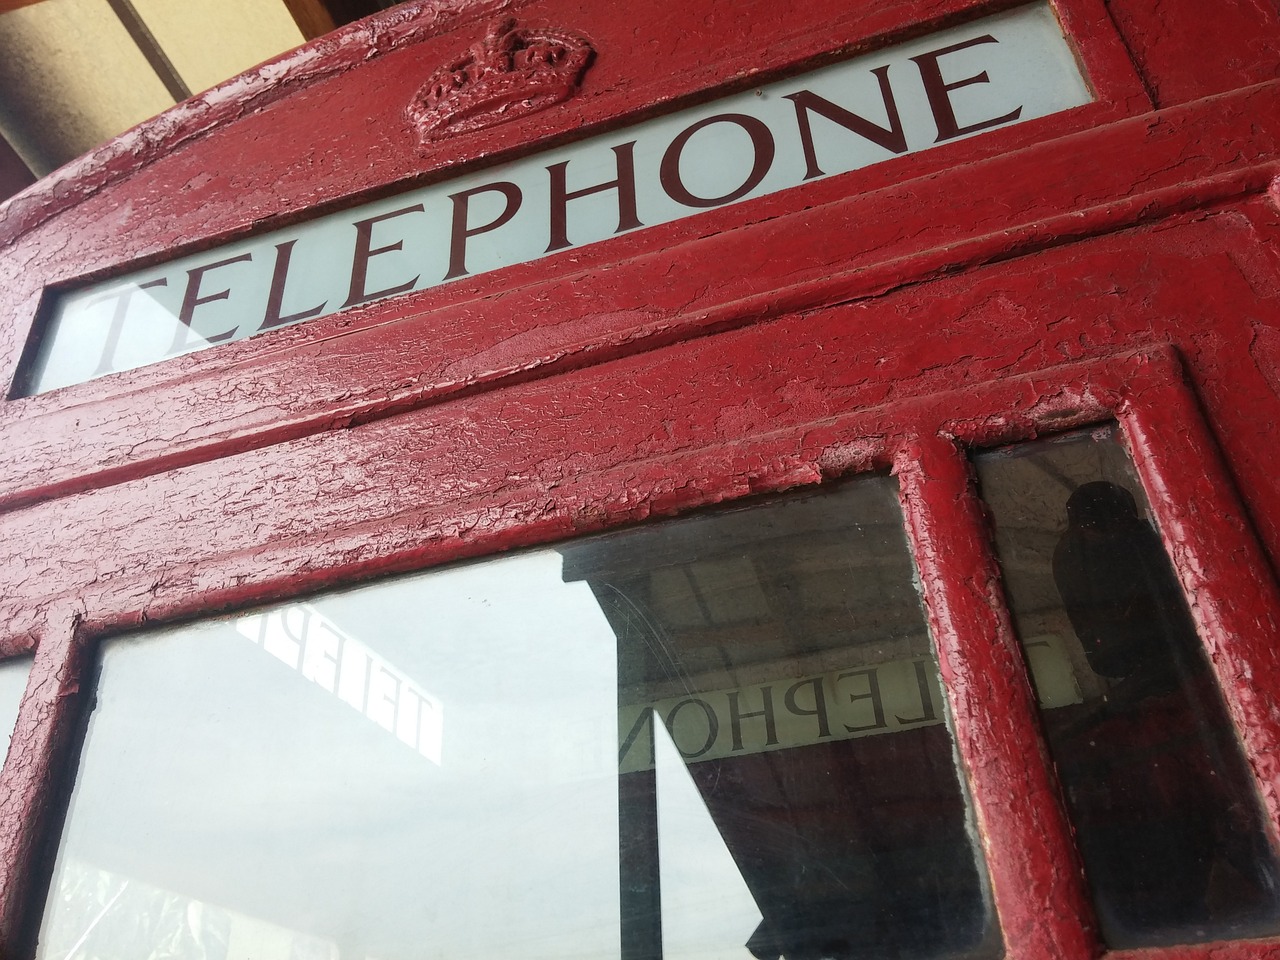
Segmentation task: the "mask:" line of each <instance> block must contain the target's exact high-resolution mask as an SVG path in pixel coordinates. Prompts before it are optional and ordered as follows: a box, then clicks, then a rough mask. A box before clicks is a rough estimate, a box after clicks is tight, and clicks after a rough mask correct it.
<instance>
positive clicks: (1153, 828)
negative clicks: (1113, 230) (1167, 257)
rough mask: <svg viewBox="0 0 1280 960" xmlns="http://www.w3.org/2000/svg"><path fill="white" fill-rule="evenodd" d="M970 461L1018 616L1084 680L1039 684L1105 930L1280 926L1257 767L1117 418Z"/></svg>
mask: <svg viewBox="0 0 1280 960" xmlns="http://www.w3.org/2000/svg"><path fill="white" fill-rule="evenodd" d="M977 467H978V474H979V478H980V481H981V485H982V494H983V497H984V499H985V500H986V501H987V503H988V504H989V505H990V507H991V511H992V514H993V516H994V518H995V524H996V543H997V549H998V552H999V555H1000V560H1001V564H1002V567H1003V573H1004V580H1005V587H1006V591H1007V593H1008V596H1009V600H1010V606H1011V609H1012V612H1013V615H1014V620H1015V623H1016V626H1017V629H1018V631H1019V633H1020V634H1021V635H1022V636H1023V637H1029V636H1040V637H1043V636H1049V637H1054V638H1056V640H1057V642H1059V643H1061V644H1062V645H1063V646H1064V647H1065V649H1066V651H1067V656H1068V657H1069V658H1070V660H1071V662H1072V664H1073V668H1074V674H1075V685H1076V687H1077V689H1078V690H1079V691H1080V692H1081V699H1080V701H1079V702H1077V703H1070V702H1068V703H1065V704H1047V703H1045V700H1044V696H1043V691H1041V694H1042V696H1041V707H1042V712H1041V716H1042V718H1043V723H1044V731H1045V736H1046V737H1047V739H1048V743H1049V748H1050V752H1051V754H1052V756H1053V759H1054V762H1055V764H1056V766H1057V769H1058V774H1059V777H1060V778H1061V780H1062V784H1063V787H1064V790H1065V792H1066V796H1067V802H1068V807H1069V811H1070V814H1071V818H1072V821H1073V823H1074V826H1075V829H1076V834H1077V842H1078V844H1079V847H1080V852H1081V856H1082V857H1083V859H1084V862H1085V868H1086V873H1087V875H1088V879H1089V883H1090V885H1091V887H1092V890H1093V895H1094V899H1095V903H1096V907H1097V911H1098V918H1099V922H1100V923H1101V926H1102V931H1103V935H1104V937H1105V939H1106V940H1107V942H1108V943H1109V944H1110V945H1111V946H1113V947H1135V946H1154V945H1163V944H1172V943H1180V942H1194V941H1203V940H1215V939H1221V938H1228V937H1239V936H1262V935H1270V934H1275V933H1277V932H1280V896H1278V893H1280V891H1278V886H1277V884H1278V881H1280V863H1278V862H1277V856H1276V849H1275V846H1274V845H1273V843H1272V842H1271V841H1270V840H1269V838H1268V836H1267V833H1266V830H1265V828H1264V825H1263V819H1262V813H1261V807H1260V804H1259V801H1258V797H1257V796H1256V792H1255V788H1254V785H1253V779H1252V775H1251V774H1250V772H1249V771H1248V769H1247V767H1246V766H1245V762H1244V758H1243V756H1242V754H1241V751H1240V748H1239V745H1238V742H1237V740H1236V737H1235V734H1234V730H1233V728H1232V726H1231V723H1230V720H1229V718H1228V716H1227V714H1226V710H1225V707H1224V705H1223V703H1222V700H1221V697H1220V695H1219V693H1218V691H1217V688H1216V686H1215V684H1214V680H1213V677H1212V673H1211V670H1210V668H1209V664H1208V661H1207V659H1206V658H1205V656H1204V652H1203V648H1202V646H1201V644H1200V641H1199V639H1198V637H1197V635H1196V631H1195V627H1194V625H1193V623H1192V620H1191V617H1190V614H1189V612H1188V609H1187V604H1186V601H1185V600H1184V599H1183V595H1182V592H1181V589H1180V587H1179V585H1178V582H1177V579H1176V576H1175V574H1174V571H1173V568H1172V566H1171V564H1170V562H1169V559H1168V557H1167V555H1166V553H1165V551H1164V548H1163V546H1162V544H1161V542H1160V538H1159V536H1158V535H1157V534H1156V531H1155V529H1154V528H1153V527H1152V525H1151V523H1150V521H1149V520H1148V519H1147V507H1146V502H1145V499H1144V497H1143V495H1142V490H1141V486H1140V485H1139V483H1138V481H1137V478H1136V475H1135V474H1134V471H1133V469H1132V467H1131V465H1130V463H1129V461H1128V458H1127V456H1126V454H1125V453H1124V450H1123V448H1122V447H1121V445H1120V443H1119V442H1118V440H1117V438H1116V436H1115V434H1114V431H1113V429H1111V428H1104V429H1100V430H1097V431H1094V432H1092V433H1087V434H1073V435H1071V436H1068V437H1065V438H1062V439H1059V440H1054V441H1047V442H1040V443H1028V444H1021V445H1018V446H1016V447H1009V448H1006V449H1003V450H997V451H994V452H992V453H989V454H984V455H983V456H981V457H979V458H978V462H977ZM1028 653H1030V651H1028ZM1034 679H1035V680H1036V682H1037V686H1038V685H1039V680H1040V678H1039V676H1038V675H1037V676H1035V677H1034Z"/></svg>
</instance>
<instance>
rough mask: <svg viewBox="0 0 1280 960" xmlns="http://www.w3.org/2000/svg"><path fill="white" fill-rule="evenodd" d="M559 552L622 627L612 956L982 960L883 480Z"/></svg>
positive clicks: (982, 909)
mask: <svg viewBox="0 0 1280 960" xmlns="http://www.w3.org/2000/svg"><path fill="white" fill-rule="evenodd" d="M564 553H565V577H566V578H570V579H576V578H582V579H584V580H586V581H587V582H588V583H589V584H590V585H591V588H592V590H593V591H594V593H595V595H596V598H597V599H598V600H599V602H600V606H601V609H602V610H603V611H604V613H605V616H606V617H608V619H609V622H610V623H611V624H612V626H613V629H614V631H615V633H616V634H617V636H618V638H619V646H618V650H619V660H618V664H619V666H618V683H619V701H620V706H619V725H618V735H619V764H620V769H621V776H620V786H619V789H620V794H621V801H620V804H621V809H620V814H621V817H622V827H621V831H622V857H623V869H624V871H625V872H626V876H625V878H624V884H623V903H622V916H623V925H624V926H623V944H624V950H623V955H624V956H625V957H627V958H629V960H630V958H635V960H642V958H655V957H659V956H665V957H667V958H673V957H699V958H701V957H716V958H742V960H749V958H750V957H753V956H754V957H756V958H758V960H775V958H778V957H787V958H815V960H816V958H819V957H824V958H841V960H842V958H854V957H934V956H948V957H951V956H957V957H958V956H991V955H997V954H998V953H999V952H1000V948H999V944H998V943H997V942H996V940H997V938H996V937H995V935H994V934H993V932H992V930H991V926H990V925H991V918H990V910H989V907H988V901H987V895H986V890H985V882H984V877H983V875H982V872H981V870H980V869H979V868H978V866H977V864H976V854H975V844H974V841H973V837H972V833H971V829H970V824H969V821H968V816H967V812H966V802H965V797H964V795H963V792H962V789H961V786H960V783H959V780H958V777H957V773H956V766H955V759H954V753H953V745H952V739H951V735H950V732H949V730H948V727H947V725H946V722H945V710H944V706H943V698H942V692H941V690H940V688H939V681H938V670H937V661H936V658H935V655H934V652H933V647H932V644H931V642H930V639H929V636H928V633H927V630H926V626H925V621H924V616H923V613H922V610H921V606H920V601H919V598H918V595H917V591H916V588H915V584H914V574H913V568H912V563H911V559H910V556H909V554H908V551H907V545H906V541H905V537H904V535H903V532H902V518H901V513H900V511H899V507H898V504H897V498H896V490H895V488H894V485H893V483H892V481H890V480H889V479H887V478H876V479H871V480H865V481H862V482H859V483H857V484H851V485H847V486H844V487H842V488H839V489H838V490H837V491H835V492H832V493H829V494H827V495H824V496H818V497H807V498H795V499H791V500H786V501H782V502H779V503H776V504H774V505H773V506H770V507H768V508H765V509H759V508H757V509H745V510H740V511H733V512H727V513H720V514H716V515H708V516H705V517H697V518H691V519H688V520H683V521H679V522H675V523H669V524H665V525H658V526H653V527H649V528H642V529H637V530H633V531H630V532H629V533H627V534H625V535H622V536H617V537H606V538H601V539H598V540H593V541H588V542H585V543H583V544H581V545H577V546H573V547H571V548H569V549H566V550H565V551H564Z"/></svg>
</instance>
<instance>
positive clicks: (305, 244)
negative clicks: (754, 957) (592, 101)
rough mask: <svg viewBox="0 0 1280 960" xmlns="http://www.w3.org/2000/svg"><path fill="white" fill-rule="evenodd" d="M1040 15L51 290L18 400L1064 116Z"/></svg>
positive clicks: (1043, 10)
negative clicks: (80, 286)
mask: <svg viewBox="0 0 1280 960" xmlns="http://www.w3.org/2000/svg"><path fill="white" fill-rule="evenodd" d="M1089 100H1090V92H1089V88H1088V86H1087V84H1086V82H1085V80H1084V78H1083V76H1082V75H1081V73H1080V69H1079V67H1078V66H1077V64H1076V60H1075V58H1074V56H1073V55H1072V53H1071V50H1070V48H1069V47H1068V45H1067V43H1066V41H1065V40H1064V38H1063V35H1062V30H1061V27H1060V26H1059V24H1058V22H1057V19H1056V18H1055V16H1054V14H1053V11H1052V10H1051V9H1050V7H1049V5H1048V3H1037V4H1033V5H1031V6H1027V7H1023V8H1020V9H1018V10H1014V11H1010V12H1007V13H1002V14H998V15H996V16H992V17H987V18H985V19H982V20H977V21H974V22H972V23H968V24H965V25H963V26H959V27H953V28H951V29H948V30H945V31H942V32H939V33H935V34H932V35H930V36H927V37H923V38H921V39H918V40H914V41H912V42H910V43H906V44H902V45H900V46H897V47H893V48H890V49H886V50H879V51H876V52H875V53H871V54H867V55H865V56H861V57H858V58H856V59H853V60H848V61H845V62H843V63H838V64H834V65H831V66H827V67H823V68H822V69H819V70H815V71H813V72H810V73H807V74H804V75H801V76H797V77H792V78H789V79H787V80H782V81H778V82H775V83H772V84H769V85H767V86H763V87H761V88H759V89H757V90H748V91H745V92H743V93H739V94H736V95H734V96H730V97H726V98H723V99H721V100H717V101H714V102H712V103H708V104H703V105H700V106H697V107H692V108H689V109H686V110H681V111H679V112H676V113H671V114H668V115H666V116H662V117H659V118H656V119H653V120H649V121H646V122H644V123H640V124H636V125H634V126H632V127H629V128H626V129H623V130H619V131H615V132H612V133H609V134H605V135H602V136H598V137H593V138H591V139H587V140H583V141H580V142H578V143H575V144H572V145H570V146H567V147H564V148H562V149H559V150H553V151H548V152H544V153H540V154H535V155H532V156H528V157H524V158H522V159H520V160H517V161H514V162H511V163H509V164H506V165H503V166H498V167H492V168H489V169H486V170H482V171H479V172H477V173H474V174H471V175H469V176H464V177H460V178H458V179H456V180H451V181H448V182H446V183H439V184H434V185H432V186H429V187H424V188H421V189H417V190H413V191H410V192H408V193H404V194H401V195H399V196H396V197H391V198H387V199H384V200H380V201H378V202H376V203H370V204H366V205H364V206H361V207H357V208H355V209H352V210H345V211H342V212H340V213H334V214H330V215H328V216H325V217H322V218H319V219H317V220H313V221H311V222H309V223H305V224H300V225H295V226H292V227H289V228H287V229H285V230H279V231H276V232H273V233H268V234H264V235H261V236H258V237H254V238H252V239H248V240H244V241H240V242H238V243H234V244H229V245H227V246H224V247H221V248H219V249H215V250H210V251H205V252H202V253H199V254H196V255H194V256H189V257H184V258H182V259H180V260H175V261H172V262H171V263H168V264H164V265H161V266H158V267H151V268H148V269H146V270H141V271H138V272H137V273H134V274H131V275H129V276H126V277H122V278H119V279H116V280H112V281H109V282H105V283H101V284H98V285H95V286H92V287H88V288H86V289H84V290H80V291H77V292H75V293H72V294H69V295H67V296H65V297H63V298H62V299H61V300H60V301H59V302H58V303H57V304H56V305H55V307H54V309H53V311H52V315H51V317H50V324H49V327H48V328H47V332H46V335H45V337H44V341H43V344H42V347H41V350H40V352H39V355H38V357H37V360H36V363H35V366H34V367H33V369H32V373H31V377H30V380H29V384H30V390H29V392H30V393H43V392H45V391H47V390H52V389H54V388H56V387H60V386H65V385H67V384H72V383H80V382H83V381H85V380H90V379H92V378H94V377H100V376H103V375H106V374H109V373H112V372H115V371H119V370H127V369H131V368H134V367H140V366H144V365H146V364H151V363H156V362H158V361H160V360H164V359H165V358H167V357H172V356H176V355H179V354H184V353H190V352H192V351H196V350H203V349H206V348H208V347H211V346H215V345H217V344H219V343H226V342H228V341H232V340H242V339H245V338H247V337H252V336H255V335H257V334H259V333H263V332H266V331H268V330H273V329H275V328H277V327H283V326H287V325H290V324H294V323H301V322H303V321H305V320H310V319H313V318H315V317H321V316H325V315H327V314H331V313H335V312H337V311H339V310H345V309H349V308H353V307H357V306H360V305H361V304H366V303H370V302H372V301H375V300H379V299H383V298H386V297H393V296H397V295H403V294H408V293H410V292H413V291H416V290H424V289H426V288H429V287H434V286H437V285H439V284H442V283H447V282H449V281H450V280H455V279H457V278H459V277H464V276H468V275H472V274H477V273H484V272H486V271H489V270H496V269H498V268H500V267H505V266H509V265H511V264H516V263H524V262H527V261H530V260H536V259H538V258H540V257H543V256H547V255H550V254H555V253H558V252H560V251H563V250H567V249H570V248H573V247H579V246H582V245H584V244H588V243H595V242H597V241H600V240H604V239H607V238H608V237H611V236H614V235H615V234H618V233H623V232H627V231H631V230H640V229H643V228H645V227H649V226H653V225H655V224H660V223H666V222H669V221H672V220H678V219H680V218H682V217H688V216H692V215H694V214H697V213H700V212H702V211H704V210H707V209H710V208H713V207H719V206H724V205H726V204H732V203H737V202H740V201H744V200H748V199H751V198H753V197H759V196H763V195H765V194H770V193H776V192H778V191H781V190H786V189H787V188H789V187H794V186H796V185H798V184H801V183H804V182H805V181H807V180H813V179H816V178H819V177H825V176H830V175H832V174H837V173H844V172H847V171H849V170H856V169H859V168H861V167H866V166H869V165H871V164H875V163H881V162H884V161H886V160H890V159H892V158H894V157H896V156H902V155H904V154H908V153H914V152H918V151H921V150H927V149H929V148H930V147H933V146H937V145H939V144H944V143H948V142H950V141H952V140H956V139H960V138H963V137H970V136H975V135H980V134H982V133H983V132H985V131H988V130H993V129H996V128H999V127H1005V126H1009V125H1011V124H1015V123H1021V122H1024V121H1027V120H1031V119H1034V118H1036V117H1043V116H1047V115H1049V114H1053V113H1057V112H1059V111H1062V110H1066V109H1068V108H1070V107H1075V106H1079V105H1081V104H1084V103H1087V102H1089Z"/></svg>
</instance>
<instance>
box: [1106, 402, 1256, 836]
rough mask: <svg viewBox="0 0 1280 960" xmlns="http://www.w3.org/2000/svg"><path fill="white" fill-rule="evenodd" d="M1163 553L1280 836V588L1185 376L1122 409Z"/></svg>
mask: <svg viewBox="0 0 1280 960" xmlns="http://www.w3.org/2000/svg"><path fill="white" fill-rule="evenodd" d="M1117 420H1118V421H1119V423H1120V428H1121V431H1122V433H1123V435H1124V438H1125V440H1126V442H1127V443H1128V445H1129V452H1130V454H1131V455H1132V457H1133V461H1134V466H1135V468H1136V469H1137V471H1138V476H1139V477H1140V478H1141V480H1142V483H1143V486H1144V487H1146V490H1147V498H1148V500H1149V501H1150V503H1151V509H1152V512H1153V513H1154V514H1155V516H1156V522H1157V525H1158V526H1159V528H1160V536H1161V538H1162V539H1163V540H1164V543H1165V548H1166V549H1167V550H1168V551H1169V553H1170V554H1171V555H1172V557H1173V560H1174V568H1175V570H1176V571H1177V574H1178V577H1179V579H1180V581H1181V582H1182V588H1183V591H1184V593H1185V594H1186V597H1187V603H1188V605H1189V606H1190V608H1191V614H1192V617H1193V618H1194V619H1195V621H1196V625H1197V627H1198V628H1199V632H1200V636H1201V639H1202V640H1203V642H1204V643H1205V646H1206V653H1207V654H1208V657H1209V662H1210V664H1211V665H1212V667H1213V670H1214V672H1215V674H1216V676H1217V680H1218V686H1219V689H1220V690H1221V691H1222V695H1223V698H1224V700H1225V701H1226V703H1227V709H1228V711H1229V712H1230V714H1231V718H1232V720H1233V721H1234V722H1235V724H1236V729H1237V730H1238V731H1239V733H1240V736H1241V739H1242V741H1243V745H1244V748H1245V756H1246V758H1247V760H1248V763H1249V766H1250V768H1251V769H1252V770H1253V773H1254V777H1255V778H1256V781H1257V785H1258V790H1259V792H1260V794H1261V796H1262V800H1263V804H1264V806H1265V808H1266V811H1267V814H1268V815H1269V819H1270V822H1271V829H1272V839H1273V841H1277V840H1280V590H1277V587H1276V583H1275V577H1274V575H1273V572H1272V569H1271V565H1270V564H1269V563H1268V561H1267V558H1266V556H1265V554H1264V553H1263V552H1262V548H1261V547H1260V546H1259V545H1258V542H1257V539H1256V537H1255V536H1254V534H1253V531H1252V529H1251V527H1250V524H1249V522H1248V520H1247V518H1246V517H1245V514H1244V509H1243V507H1242V505H1241V503H1240V500H1239V499H1238V498H1237V496H1236V495H1235V485H1234V483H1233V482H1232V480H1231V477H1230V475H1229V474H1228V472H1227V469H1226V467H1225V466H1224V464H1223V462H1222V459H1221V457H1220V455H1219V453H1218V450H1217V444H1216V443H1215V442H1214V440H1213V437H1212V436H1211V435H1210V433H1209V431H1208V428H1207V427H1206V426H1205V423H1204V419H1203V417H1202V415H1201V413H1200V409H1199V405H1198V404H1197V402H1196V399H1195V396H1194V395H1193V394H1192V392H1191V390H1190V388H1189V387H1188V386H1187V385H1186V384H1185V383H1184V382H1182V381H1181V380H1175V379H1172V378H1170V379H1168V380H1161V381H1159V382H1156V383H1154V384H1152V385H1150V386H1148V387H1147V388H1146V389H1144V390H1143V391H1142V392H1141V393H1140V394H1137V395H1136V397H1135V399H1134V400H1133V401H1131V402H1125V403H1123V404H1122V405H1121V407H1120V409H1119V410H1118V411H1117Z"/></svg>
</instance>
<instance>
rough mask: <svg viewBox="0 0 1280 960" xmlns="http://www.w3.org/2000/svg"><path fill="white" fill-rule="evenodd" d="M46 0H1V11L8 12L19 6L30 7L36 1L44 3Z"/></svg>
mask: <svg viewBox="0 0 1280 960" xmlns="http://www.w3.org/2000/svg"><path fill="white" fill-rule="evenodd" d="M43 2H44V0H0V13H8V12H9V11H10V10H17V9H18V8H19V7H29V6H31V5H32V4H35V3H43Z"/></svg>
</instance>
